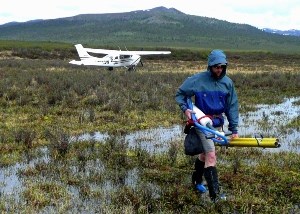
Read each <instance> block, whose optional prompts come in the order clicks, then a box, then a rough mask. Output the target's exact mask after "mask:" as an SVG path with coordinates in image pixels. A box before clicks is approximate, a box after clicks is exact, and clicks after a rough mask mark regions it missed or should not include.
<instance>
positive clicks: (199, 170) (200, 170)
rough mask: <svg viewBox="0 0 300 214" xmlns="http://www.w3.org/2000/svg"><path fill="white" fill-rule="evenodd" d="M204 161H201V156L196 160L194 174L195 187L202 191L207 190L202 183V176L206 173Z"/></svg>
mask: <svg viewBox="0 0 300 214" xmlns="http://www.w3.org/2000/svg"><path fill="white" fill-rule="evenodd" d="M204 164H205V163H204V162H203V161H200V160H199V158H197V159H196V161H195V171H194V172H193V175H192V183H193V185H194V186H195V189H196V190H198V191H199V192H200V193H205V192H206V191H207V190H206V188H205V186H204V185H203V184H202V181H203V180H202V177H203V174H204Z"/></svg>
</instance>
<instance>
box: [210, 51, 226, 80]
mask: <svg viewBox="0 0 300 214" xmlns="http://www.w3.org/2000/svg"><path fill="white" fill-rule="evenodd" d="M207 64H208V67H207V70H209V71H211V66H213V65H216V64H225V65H227V64H228V63H227V59H226V55H225V53H224V52H223V51H222V50H213V51H212V52H210V54H209V55H208V60H207ZM225 74H226V69H224V70H223V72H222V74H221V76H219V77H216V76H215V75H214V74H213V73H212V76H213V77H214V78H215V79H222V78H223V77H224V76H225Z"/></svg>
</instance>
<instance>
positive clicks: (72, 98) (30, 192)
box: [0, 59, 300, 213]
mask: <svg viewBox="0 0 300 214" xmlns="http://www.w3.org/2000/svg"><path fill="white" fill-rule="evenodd" d="M235 62H236V63H235ZM205 63H206V62H199V63H197V62H185V61H176V62H175V61H168V62H163V61H149V62H147V63H146V62H144V64H145V66H144V67H140V68H138V69H139V70H137V71H136V72H128V71H124V69H123V68H122V69H115V70H114V71H112V72H109V71H107V70H105V69H101V68H97V67H79V66H71V65H69V64H68V63H67V61H62V60H28V59H21V60H20V59H10V60H1V61H0V64H1V67H0V76H1V79H0V109H1V138H0V140H1V142H0V156H1V158H0V165H1V170H6V169H13V168H14V167H15V166H16V165H18V164H19V163H23V165H24V167H21V168H19V170H18V172H17V176H18V179H19V181H20V182H22V185H23V186H22V188H20V189H19V190H17V191H15V192H16V195H15V196H10V195H8V194H1V197H0V209H1V212H16V213H19V212H23V211H24V212H28V213H39V212H40V213H42V212H50V213H51V212H52V213H57V212H67V211H69V212H72V210H73V211H75V212H77V211H78V210H81V211H82V212H92V213H93V212H94V213H97V212H98V213H101V212H102V213H118V212H123V213H297V212H299V201H300V196H299V192H300V191H299V189H300V183H299V181H300V177H299V171H300V170H299V166H300V163H299V154H296V153H285V152H281V153H265V152H262V151H261V150H259V149H239V148H237V149H236V148H229V149H225V150H223V149H220V150H219V149H218V156H219V159H220V163H219V167H218V169H219V170H220V181H221V183H222V189H224V191H226V192H227V193H228V200H227V201H226V202H221V203H218V204H212V203H211V202H210V201H209V200H208V196H207V195H198V194H197V193H196V192H194V191H193V188H192V187H191V182H190V175H191V172H192V170H193V161H194V158H193V157H188V156H185V155H184V153H183V151H182V142H181V141H180V142H179V141H175V142H172V143H171V145H170V148H169V150H168V151H166V152H163V153H159V152H157V153H154V154H150V153H149V152H147V151H145V150H144V149H142V148H141V147H139V144H138V142H136V143H137V146H136V148H129V146H128V145H127V144H126V141H125V140H124V137H123V136H124V134H126V133H130V132H132V131H135V130H143V129H148V128H153V127H159V126H166V127H167V126H171V125H174V124H182V123H183V122H184V117H183V115H182V113H181V112H180V110H179V108H178V106H177V105H176V103H175V100H174V95H175V92H176V90H177V88H178V87H179V85H180V84H181V83H182V81H183V80H184V79H185V78H187V77H188V76H190V75H192V74H193V73H195V72H197V71H199V70H202V69H205ZM146 64H148V65H146ZM251 65H253V63H251V64H248V63H247V62H241V61H239V62H237V61H233V63H232V64H230V67H229V70H228V73H229V75H230V77H231V78H232V79H233V81H234V82H235V85H236V90H237V93H238V95H239V100H240V105H241V111H243V112H247V111H249V110H250V109H252V108H253V106H255V104H259V103H261V104H273V103H279V102H281V101H282V100H283V99H284V98H286V97H294V96H299V93H298V92H299V89H300V85H299V73H298V70H299V69H298V67H297V65H295V66H294V67H293V66H292V65H291V63H289V64H288V65H286V64H285V63H284V62H281V61H271V62H268V61H264V62H261V61H259V60H258V62H257V64H256V65H255V66H254V65H253V66H252V67H251ZM267 65H269V66H267ZM260 68H262V69H260ZM297 120H298V119H296V120H295V122H292V123H291V125H290V126H291V127H295V125H294V124H297V123H298V121H297ZM94 131H100V132H103V133H109V134H110V136H111V138H109V139H106V140H104V141H103V142H101V143H99V142H95V141H87V142H77V143H76V140H75V139H74V136H76V135H77V134H81V133H88V132H94ZM26 163H27V164H26ZM10 167H11V168H10ZM0 185H3V184H0Z"/></svg>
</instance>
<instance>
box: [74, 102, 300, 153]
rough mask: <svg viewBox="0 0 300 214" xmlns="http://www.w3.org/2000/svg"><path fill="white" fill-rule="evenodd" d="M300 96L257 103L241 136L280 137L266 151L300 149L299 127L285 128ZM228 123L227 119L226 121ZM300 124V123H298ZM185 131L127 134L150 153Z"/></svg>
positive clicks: (244, 119) (243, 120)
mask: <svg viewBox="0 0 300 214" xmlns="http://www.w3.org/2000/svg"><path fill="white" fill-rule="evenodd" d="M299 100H300V97H297V98H289V99H285V100H284V102H282V103H281V104H273V105H257V106H256V110H255V111H250V112H247V113H245V114H240V121H239V136H240V137H254V136H256V135H259V136H260V135H262V136H263V137H266V138H269V137H270V138H278V139H279V142H280V144H281V147H279V148H275V149H274V148H270V149H268V148H267V149H266V150H270V151H272V150H274V151H296V152H300V130H299V127H298V128H296V129H285V128H283V127H284V126H285V125H287V124H288V123H289V122H291V121H292V120H293V119H295V118H296V117H297V116H299V115H300V106H299V105H294V103H295V102H297V101H299ZM225 124H228V122H227V121H226V120H225ZM299 125H300V124H299ZM108 137H109V135H108V134H106V133H101V132H94V133H85V134H82V135H80V136H77V137H76V141H83V140H95V141H104V140H105V139H106V138H108ZM184 137H185V134H184V133H183V126H182V125H174V126H172V127H168V128H166V127H158V128H153V129H148V130H142V131H136V132H133V133H130V134H128V135H126V136H124V140H125V141H126V142H128V143H129V146H130V147H132V148H133V147H135V146H136V145H139V146H141V148H142V149H145V150H146V151H148V152H150V153H154V152H163V151H166V150H168V149H169V145H170V144H169V143H170V142H173V141H175V140H181V141H183V139H184Z"/></svg>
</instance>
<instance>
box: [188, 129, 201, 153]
mask: <svg viewBox="0 0 300 214" xmlns="http://www.w3.org/2000/svg"><path fill="white" fill-rule="evenodd" d="M186 133H187V135H186V136H185V139H184V153H185V154H186V155H191V156H194V155H198V154H200V153H203V152H204V150H203V146H202V142H201V139H200V137H199V135H198V134H197V133H196V128H195V127H194V126H191V127H190V128H189V130H188V132H186Z"/></svg>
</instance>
